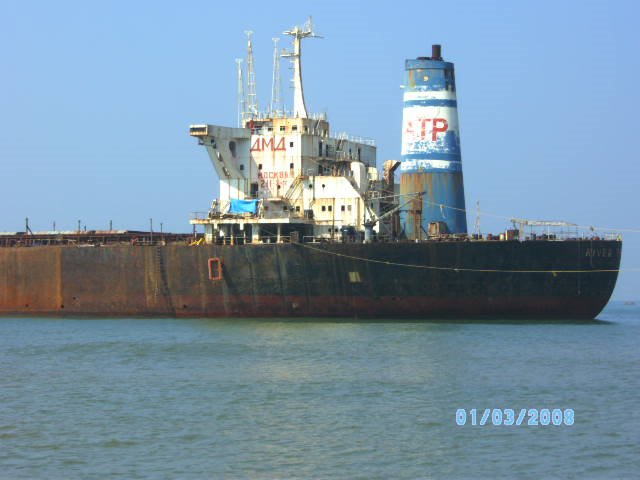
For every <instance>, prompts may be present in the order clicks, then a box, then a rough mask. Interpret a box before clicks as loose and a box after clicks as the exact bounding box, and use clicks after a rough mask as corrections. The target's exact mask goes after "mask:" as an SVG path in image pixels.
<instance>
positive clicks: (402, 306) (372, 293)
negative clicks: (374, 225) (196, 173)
mask: <svg viewBox="0 0 640 480" xmlns="http://www.w3.org/2000/svg"><path fill="white" fill-rule="evenodd" d="M621 245H622V243H621V242H620V241H615V240H573V241H571V240H567V241H522V242H520V241H493V242H492V241H478V242H473V241H441V242H438V241H433V242H419V243H411V242H406V243H392V242H389V243H373V244H361V243H281V244H258V245H252V244H247V245H199V246H187V245H185V244H168V245H161V246H153V245H149V246H131V245H107V246H94V247H84V248H82V247H77V246H76V247H71V246H32V247H5V248H0V314H3V315H65V316H66V315H78V316H95V315H97V316H147V315H154V316H170V317H242V318H244V317H336V318H407V319H430V318H461V319H467V318H468V319H473V318H513V319H519V318H540V319H547V318H549V319H592V318H595V317H596V316H597V315H598V313H599V312H600V311H601V310H602V308H603V307H604V306H605V305H606V303H607V302H608V300H609V298H610V296H611V293H612V291H613V289H614V286H615V283H616V279H617V270H618V268H619V265H620V258H621V248H622V247H621ZM212 270H213V271H212Z"/></svg>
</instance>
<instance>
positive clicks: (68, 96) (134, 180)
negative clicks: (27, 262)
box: [0, 0, 640, 299]
mask: <svg viewBox="0 0 640 480" xmlns="http://www.w3.org/2000/svg"><path fill="white" fill-rule="evenodd" d="M639 13H640V12H639V7H638V6H637V5H636V3H635V2H632V1H626V2H625V1H610V2H602V1H598V2H595V1H584V2H561V1H554V2H550V1H536V2H511V1H490V0H488V1H484V2H475V1H467V2H463V1H457V2H456V1H452V2H415V5H411V4H409V3H404V4H403V3H398V2H380V3H373V2H335V1H325V2H287V3H286V4H284V3H278V2H259V3H258V2H255V3H254V2H251V1H245V2H242V3H234V2H144V1H140V2H118V1H112V2H100V3H97V2H85V1H83V2H69V1H60V2H17V1H15V2H13V1H6V0H5V1H4V2H2V3H1V4H0V61H1V62H2V72H3V74H2V75H1V76H0V112H1V113H0V162H2V172H3V174H2V182H1V186H2V189H1V190H0V230H4V231H13V230H22V229H23V228H24V218H25V217H29V218H30V222H31V225H32V228H33V229H34V230H46V229H50V228H51V226H52V222H53V221H56V224H57V227H58V228H61V229H74V228H76V225H77V221H78V219H80V220H82V224H83V225H85V224H86V225H87V228H89V229H92V228H107V227H108V224H109V220H113V222H114V227H116V228H131V229H144V228H147V226H148V222H149V218H153V219H154V222H155V223H156V225H157V224H159V222H163V224H164V228H165V230H171V231H188V230H189V229H190V226H189V225H188V218H189V213H190V212H192V211H203V210H206V209H207V208H208V205H209V204H210V202H211V199H212V197H213V196H214V195H215V194H216V188H217V179H216V178H215V175H214V171H213V168H212V167H211V166H210V164H209V160H208V158H207V156H206V153H205V152H204V150H203V149H202V148H201V147H200V148H199V147H198V146H197V145H196V142H195V141H194V140H193V139H191V138H190V137H189V136H188V133H187V132H188V125H189V124H190V123H205V122H206V123H214V124H222V125H234V124H235V122H236V79H235V61H234V59H235V58H237V57H244V55H245V46H246V37H245V36H244V33H243V32H244V30H246V29H252V30H253V31H254V32H255V33H254V44H255V46H254V50H255V55H256V81H257V90H258V96H259V100H260V103H261V105H263V106H265V105H266V104H267V103H268V101H269V96H270V89H271V62H272V42H271V38H272V37H273V36H275V35H277V34H279V33H281V32H282V31H283V30H285V29H288V28H290V27H292V26H293V25H295V24H301V23H303V22H304V21H305V20H306V18H307V16H308V15H309V14H312V15H313V19H314V24H315V26H316V30H317V31H318V32H319V33H321V34H322V35H323V36H324V37H325V38H324V39H321V40H309V41H306V42H305V44H304V46H303V48H304V56H303V73H304V81H305V93H306V98H307V104H308V106H309V108H310V110H312V111H316V112H317V111H326V112H327V113H328V115H329V120H330V121H331V126H332V130H333V131H334V132H337V131H348V132H349V133H352V134H354V135H362V136H366V137H372V138H375V139H376V141H377V143H378V161H379V164H381V163H382V161H384V160H386V159H389V158H399V155H400V153H399V152H400V136H401V128H400V126H401V118H402V91H401V89H400V88H399V86H400V85H401V84H402V82H403V63H404V59H405V58H413V57H417V56H421V55H429V52H430V45H431V44H432V43H441V44H442V45H443V56H444V57H445V59H447V60H450V61H453V62H455V64H456V78H457V86H458V105H459V115H460V126H461V137H462V138H461V140H462V158H463V168H464V176H465V190H466V197H467V206H468V207H469V208H470V210H473V209H474V206H475V202H476V200H480V202H481V205H482V209H483V210H485V211H487V212H492V213H495V214H498V215H504V216H519V217H524V218H532V219H562V220H567V221H572V222H575V223H578V224H583V225H596V226H606V227H609V226H611V227H617V228H629V229H634V228H635V229H640V213H639V212H638V208H637V205H638V202H637V198H638V192H637V190H638V189H639V187H640V181H639V180H640V170H639V168H638V162H637V159H638V153H637V152H638V149H637V147H636V138H637V137H638V133H637V132H638V128H637V127H638V120H637V112H638V111H639V110H640V95H639V93H638V87H637V79H638V76H639V73H640V55H638V48H639V47H640V42H639V39H640V34H639V33H638V28H637V19H638V14H639ZM281 37H282V36H281ZM288 42H289V40H288V39H287V38H284V37H282V41H281V45H282V46H288ZM282 76H283V85H284V86H285V88H283V93H284V96H285V98H286V99H287V100H289V97H290V90H289V89H288V88H286V87H287V85H288V83H287V78H288V76H289V70H288V69H287V68H286V62H285V61H283V70H282ZM289 104H290V102H289ZM468 222H469V226H470V227H472V226H473V225H474V222H475V213H473V212H471V213H470V214H469V215H468ZM505 226H506V225H505V223H504V222H503V221H502V220H499V219H497V218H492V217H483V219H482V230H483V231H490V230H493V231H496V232H498V231H500V230H502V229H503V228H504V227H505ZM637 267H640V234H634V233H628V234H626V235H625V243H624V253H623V268H637ZM639 280H640V273H622V274H621V277H620V281H619V284H618V287H617V290H616V294H615V297H616V298H620V299H624V298H640V295H639V294H638V285H639V284H640V282H639Z"/></svg>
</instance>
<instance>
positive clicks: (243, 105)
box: [236, 58, 247, 128]
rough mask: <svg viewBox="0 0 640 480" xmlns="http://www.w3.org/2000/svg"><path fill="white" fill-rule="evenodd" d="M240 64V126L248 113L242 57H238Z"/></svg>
mask: <svg viewBox="0 0 640 480" xmlns="http://www.w3.org/2000/svg"><path fill="white" fill-rule="evenodd" d="M236 64H237V65H238V128H242V127H243V126H244V118H245V116H246V115H247V104H246V99H245V96H244V81H243V79H242V59H241V58H236Z"/></svg>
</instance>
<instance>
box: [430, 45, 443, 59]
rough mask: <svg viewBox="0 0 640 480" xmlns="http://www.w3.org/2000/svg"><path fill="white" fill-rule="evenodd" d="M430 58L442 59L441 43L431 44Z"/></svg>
mask: <svg viewBox="0 0 640 480" xmlns="http://www.w3.org/2000/svg"><path fill="white" fill-rule="evenodd" d="M431 60H442V45H431Z"/></svg>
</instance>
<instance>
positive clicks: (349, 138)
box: [335, 132, 376, 147]
mask: <svg viewBox="0 0 640 480" xmlns="http://www.w3.org/2000/svg"><path fill="white" fill-rule="evenodd" d="M335 138H336V139H337V140H347V141H349V142H353V143H361V144H363V145H370V146H372V147H375V146H376V141H375V140H374V139H373V138H367V137H359V136H356V135H349V134H348V133H346V132H340V133H338V134H337V135H336V137H335Z"/></svg>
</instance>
